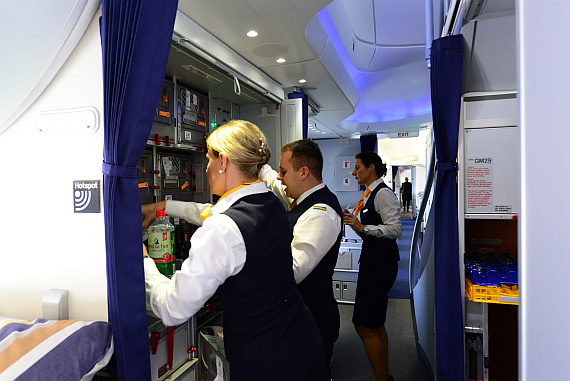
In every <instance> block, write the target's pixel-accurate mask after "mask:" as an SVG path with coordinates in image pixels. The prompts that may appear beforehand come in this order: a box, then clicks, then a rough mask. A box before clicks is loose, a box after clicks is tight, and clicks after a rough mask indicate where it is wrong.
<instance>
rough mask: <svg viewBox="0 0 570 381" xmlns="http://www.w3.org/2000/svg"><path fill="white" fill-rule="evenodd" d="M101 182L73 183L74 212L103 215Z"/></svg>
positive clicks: (80, 181)
mask: <svg viewBox="0 0 570 381" xmlns="http://www.w3.org/2000/svg"><path fill="white" fill-rule="evenodd" d="M100 185H101V181H100V180H74V181H73V212H74V213H101V186H100Z"/></svg>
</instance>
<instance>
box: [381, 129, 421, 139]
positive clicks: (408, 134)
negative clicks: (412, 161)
mask: <svg viewBox="0 0 570 381" xmlns="http://www.w3.org/2000/svg"><path fill="white" fill-rule="evenodd" d="M418 136H420V128H419V127H414V128H406V129H403V130H396V131H389V132H388V137H390V138H415V137H418Z"/></svg>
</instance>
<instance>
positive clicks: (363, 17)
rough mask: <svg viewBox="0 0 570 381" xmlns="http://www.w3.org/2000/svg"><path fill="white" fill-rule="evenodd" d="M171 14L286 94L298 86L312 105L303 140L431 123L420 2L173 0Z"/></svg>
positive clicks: (421, 6) (421, 4)
mask: <svg viewBox="0 0 570 381" xmlns="http://www.w3.org/2000/svg"><path fill="white" fill-rule="evenodd" d="M178 9H179V11H181V12H182V13H184V14H185V15H186V16H188V17H189V18H191V19H192V20H193V21H195V22H196V23H198V24H199V25H200V26H201V27H202V28H204V29H206V30H207V31H208V32H209V33H211V34H212V35H214V36H215V37H216V38H218V39H219V40H221V41H223V42H224V43H225V44H226V45H227V46H229V47H230V48H231V49H232V50H234V51H235V52H237V53H238V54H239V55H240V56H242V57H243V58H245V59H246V60H247V61H249V62H250V63H252V64H253V65H255V66H256V67H258V68H260V69H261V70H262V71H263V72H265V73H266V74H267V75H268V76H269V77H271V78H273V79H274V80H275V81H276V82H278V83H279V84H280V85H281V86H282V87H283V88H285V89H289V91H288V90H286V93H287V92H290V89H292V88H293V87H298V88H301V90H302V91H303V92H305V93H306V94H307V95H308V96H309V98H310V99H311V100H312V101H313V102H314V103H315V104H316V105H317V106H319V108H320V112H319V113H318V114H317V115H316V116H314V117H312V118H311V121H310V122H311V123H312V125H316V128H317V129H319V131H320V133H319V134H318V135H314V136H311V134H312V132H310V135H309V137H313V138H316V137H319V138H323V137H328V138H331V137H340V136H351V135H353V136H354V135H355V134H356V135H358V134H360V133H362V132H366V133H370V132H382V131H388V130H391V129H394V128H401V127H402V126H403V125H405V124H406V122H405V121H406V120H409V121H410V122H409V125H418V124H426V123H429V122H430V121H431V103H430V89H429V70H428V69H427V66H426V62H425V58H424V55H425V39H426V38H425V34H426V32H425V1H424V0H406V1H389V0H334V1H331V0H234V1H227V0H209V1H207V2H205V1H201V0H180V1H179V5H178ZM250 30H255V31H257V32H258V33H259V35H258V36H257V37H255V38H248V37H246V33H247V32H248V31H250ZM277 58H285V59H286V62H284V63H281V64H279V63H277V62H276V60H277ZM300 79H305V80H306V81H307V82H306V83H299V80H300ZM394 123H396V124H397V125H395V124H394ZM322 132H325V134H324V135H322Z"/></svg>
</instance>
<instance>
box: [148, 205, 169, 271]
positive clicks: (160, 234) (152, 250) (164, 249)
mask: <svg viewBox="0 0 570 381" xmlns="http://www.w3.org/2000/svg"><path fill="white" fill-rule="evenodd" d="M146 232H147V233H148V255H149V257H151V258H152V259H153V260H154V263H155V264H156V267H157V268H158V271H160V272H161V274H163V275H165V276H167V277H169V278H170V277H171V276H172V275H173V274H174V271H175V268H176V267H175V263H176V261H175V256H174V225H172V224H171V223H170V221H169V220H168V218H167V217H166V215H165V213H164V210H158V211H157V212H156V218H155V220H154V222H153V223H152V224H151V225H150V226H149V227H148V228H147V229H146Z"/></svg>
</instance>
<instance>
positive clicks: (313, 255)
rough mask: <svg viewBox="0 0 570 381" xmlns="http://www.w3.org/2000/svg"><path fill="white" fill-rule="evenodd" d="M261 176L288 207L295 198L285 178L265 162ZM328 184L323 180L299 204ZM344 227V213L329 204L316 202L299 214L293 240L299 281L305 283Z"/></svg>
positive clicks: (295, 269) (293, 251)
mask: <svg viewBox="0 0 570 381" xmlns="http://www.w3.org/2000/svg"><path fill="white" fill-rule="evenodd" d="M259 178H260V179H261V180H263V182H264V183H265V184H267V187H268V188H269V189H271V190H272V191H273V193H275V195H277V197H278V198H279V199H281V202H282V203H283V205H285V206H286V207H287V208H288V206H289V204H290V203H291V202H292V200H291V199H290V198H288V197H287V196H285V191H284V186H283V184H281V181H279V180H277V172H275V171H274V170H272V169H271V167H269V166H268V165H264V166H263V167H262V168H261V171H260V172H259ZM324 187H325V184H324V183H321V184H319V185H317V186H315V187H313V188H311V189H309V190H308V191H306V192H304V193H303V194H301V196H299V198H298V199H297V206H299V205H300V204H301V203H302V202H303V200H305V199H306V198H307V197H308V196H309V195H311V194H312V193H313V192H315V191H317V190H319V189H322V188H324ZM315 207H317V208H315ZM323 208H324V209H325V210H323ZM341 227H342V220H341V218H340V216H339V215H338V213H337V212H335V211H334V209H333V208H331V207H330V206H329V205H326V204H321V203H318V204H315V205H313V207H311V208H309V209H307V210H306V211H305V213H303V214H302V215H301V216H300V217H299V219H298V220H297V223H296V224H295V226H294V227H293V240H292V241H291V254H292V255H293V272H294V274H295V281H296V282H297V284H298V283H301V281H303V279H305V278H306V277H307V275H309V274H310V273H311V271H313V269H314V268H315V267H316V266H317V265H318V264H319V262H320V261H321V259H323V257H324V256H325V254H326V253H327V252H328V251H329V250H330V248H331V247H332V246H333V245H334V243H335V242H336V239H337V237H338V235H339V234H340V230H341Z"/></svg>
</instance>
